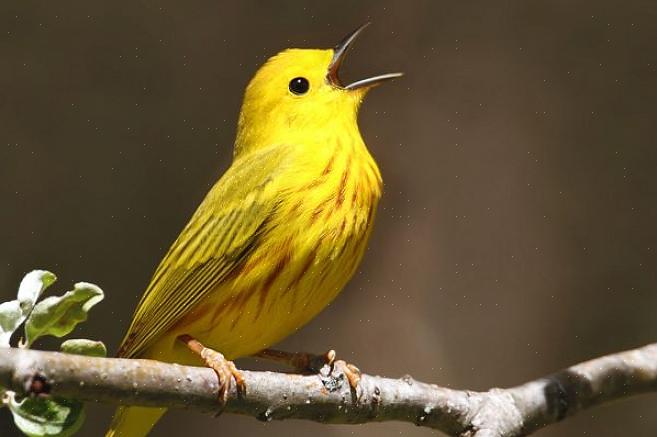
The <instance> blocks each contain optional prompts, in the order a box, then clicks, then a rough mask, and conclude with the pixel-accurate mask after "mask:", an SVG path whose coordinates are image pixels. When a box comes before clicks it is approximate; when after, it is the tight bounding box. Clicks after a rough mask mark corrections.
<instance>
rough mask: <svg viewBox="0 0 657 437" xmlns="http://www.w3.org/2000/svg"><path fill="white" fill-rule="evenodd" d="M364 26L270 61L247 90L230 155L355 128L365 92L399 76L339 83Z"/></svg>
mask: <svg viewBox="0 0 657 437" xmlns="http://www.w3.org/2000/svg"><path fill="white" fill-rule="evenodd" d="M366 26H367V24H365V25H363V26H361V27H359V28H358V29H356V30H355V31H353V32H351V33H350V34H349V35H347V36H346V37H345V38H344V39H343V40H342V41H341V42H340V43H339V44H338V45H337V46H335V48H333V49H326V50H320V49H288V50H285V51H283V52H281V53H279V54H277V55H275V56H273V57H271V58H270V59H269V60H268V61H267V62H266V63H265V64H264V65H263V66H262V67H261V68H260V69H259V70H258V72H257V73H256V74H255V76H254V77H253V79H252V80H251V82H250V83H249V85H248V86H247V88H246V93H245V95H244V102H243V104H242V111H241V113H240V118H239V123H238V132H237V140H236V147H235V155H236V156H237V155H240V154H242V153H244V152H246V151H247V150H255V149H258V148H260V147H266V146H271V145H274V144H276V143H279V142H290V141H303V139H304V138H308V135H311V136H314V137H316V136H317V135H318V134H319V133H321V132H326V131H329V130H331V129H336V128H337V129H339V128H346V129H357V125H356V118H357V115H358V108H359V106H360V103H361V102H362V100H363V97H364V96H365V94H366V93H367V91H369V90H370V89H371V88H372V87H374V86H376V85H379V84H380V83H382V82H384V81H387V80H389V79H394V78H396V77H399V76H401V75H402V74H401V73H389V74H383V75H379V76H374V77H370V78H368V79H363V80H359V81H356V82H353V83H351V84H348V85H345V84H343V83H342V81H341V80H340V78H339V75H338V73H339V70H340V65H341V64H342V62H343V60H344V59H345V55H346V53H347V51H348V49H349V47H350V46H351V45H352V43H353V42H354V40H355V39H356V37H357V36H358V35H359V34H360V32H361V31H362V30H363V29H364V28H365V27H366ZM339 123H342V124H343V125H342V126H340V125H339ZM344 123H346V124H347V126H344Z"/></svg>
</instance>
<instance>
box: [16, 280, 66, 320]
mask: <svg viewBox="0 0 657 437" xmlns="http://www.w3.org/2000/svg"><path fill="white" fill-rule="evenodd" d="M56 280H57V277H56V276H55V275H54V274H53V273H50V272H49V271H47V270H33V271H31V272H30V273H28V274H27V275H25V277H24V278H23V280H22V281H21V284H20V285H19V286H18V301H19V302H20V303H21V308H23V313H24V314H25V316H28V315H29V314H30V312H31V311H32V308H34V304H35V303H36V301H37V300H38V299H39V296H41V293H43V292H44V290H45V289H46V288H48V287H49V286H50V285H52V283H53V282H55V281H56Z"/></svg>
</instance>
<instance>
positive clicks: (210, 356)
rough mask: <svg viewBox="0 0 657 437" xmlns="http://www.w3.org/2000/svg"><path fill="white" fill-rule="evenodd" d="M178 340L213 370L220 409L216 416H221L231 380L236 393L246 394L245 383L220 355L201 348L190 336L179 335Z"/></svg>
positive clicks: (229, 363) (232, 364)
mask: <svg viewBox="0 0 657 437" xmlns="http://www.w3.org/2000/svg"><path fill="white" fill-rule="evenodd" d="M178 339H179V340H180V341H182V342H183V343H185V345H187V347H188V348H189V349H190V350H191V351H192V352H194V353H195V354H197V355H199V356H200V357H201V359H202V360H203V362H204V363H205V365H206V366H208V367H209V368H211V369H212V370H214V373H215V374H216V375H217V379H218V382H219V395H218V398H219V405H220V407H221V408H220V410H219V413H218V414H217V415H219V414H221V412H222V411H223V409H224V407H225V406H226V401H227V400H228V390H229V389H230V382H231V379H232V378H235V387H236V388H237V393H238V394H244V393H246V383H245V382H244V377H243V376H242V374H241V373H240V371H239V370H238V369H237V367H236V366H235V363H233V362H232V361H228V360H227V359H226V358H225V357H224V356H223V354H222V353H220V352H217V351H215V350H213V349H210V348H207V347H205V346H203V344H201V342H199V341H198V340H196V339H195V338H193V337H192V336H190V335H181V336H180V337H178Z"/></svg>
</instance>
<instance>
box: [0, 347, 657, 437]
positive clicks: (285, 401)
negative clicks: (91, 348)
mask: <svg viewBox="0 0 657 437" xmlns="http://www.w3.org/2000/svg"><path fill="white" fill-rule="evenodd" d="M243 375H244V378H245V381H246V387H247V392H246V394H245V395H243V396H240V395H238V394H237V393H236V391H235V388H234V387H231V389H230V392H229V395H228V403H227V405H226V408H225V410H224V411H226V412H231V413H238V414H246V415H250V416H253V417H256V418H258V419H260V420H265V421H269V420H277V419H287V418H295V419H309V420H314V421H317V422H324V423H364V422H380V421H387V420H397V421H405V422H411V423H414V424H416V425H420V426H426V427H430V428H435V429H439V430H441V431H443V432H446V433H448V434H450V435H457V436H464V437H465V436H467V437H473V436H476V437H484V436H486V437H488V436H519V435H527V434H529V433H531V432H533V431H536V430H537V429H539V428H542V427H544V426H546V425H548V424H551V423H555V422H558V421H560V420H562V419H563V418H565V417H567V416H571V415H573V414H575V413H577V412H578V411H581V410H583V409H585V408H588V407H591V406H594V405H599V404H602V403H604V402H608V401H611V400H614V399H619V398H623V397H627V396H630V395H635V394H639V393H646V392H654V391H657V343H655V344H651V345H648V346H645V347H642V348H639V349H634V350H630V351H626V352H620V353H617V354H612V355H608V356H605V357H601V358H596V359H593V360H591V361H588V362H585V363H582V364H577V365H575V366H572V367H570V368H568V369H565V370H562V371H559V372H557V373H554V374H552V375H550V376H546V377H544V378H540V379H538V380H535V381H531V382H528V383H526V384H523V385H520V386H517V387H513V388H509V389H492V390H489V391H487V392H473V391H461V390H452V389H448V388H443V387H438V386H436V385H432V384H425V383H422V382H418V381H415V380H413V379H412V378H411V377H403V378H401V379H389V378H382V377H378V376H370V375H363V376H362V379H361V381H360V384H359V387H358V392H357V393H355V392H354V391H352V390H351V389H350V387H349V384H348V382H347V380H346V378H345V376H344V373H343V372H342V368H341V367H340V366H336V367H335V368H334V369H332V370H331V369H329V368H328V367H325V368H324V369H322V372H321V373H320V374H319V375H307V376H302V375H291V374H285V373H274V372H252V371H244V372H243ZM0 384H1V385H4V386H5V387H8V388H10V389H12V390H15V391H17V392H18V393H21V394H37V395H38V394H53V395H59V396H64V397H71V398H76V399H80V400H84V401H93V402H106V403H111V404H123V405H143V406H166V407H169V408H188V409H190V410H196V411H203V412H217V411H218V409H219V405H218V403H217V381H216V376H215V374H214V372H213V371H212V370H210V369H205V368H200V367H186V366H179V365H175V364H165V363H161V362H157V361H150V360H126V359H118V358H88V357H82V356H77V355H67V354H62V353H57V352H41V351H31V350H21V349H0Z"/></svg>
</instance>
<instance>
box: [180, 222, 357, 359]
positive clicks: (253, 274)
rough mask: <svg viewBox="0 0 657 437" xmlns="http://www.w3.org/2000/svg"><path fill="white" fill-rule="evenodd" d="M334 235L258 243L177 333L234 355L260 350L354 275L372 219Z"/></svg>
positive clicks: (315, 310) (292, 328)
mask: <svg viewBox="0 0 657 437" xmlns="http://www.w3.org/2000/svg"><path fill="white" fill-rule="evenodd" d="M290 229H293V227H291V228H290ZM328 234H330V233H328ZM328 234H327V232H326V231H325V230H324V231H323V232H318V233H317V238H316V240H315V241H312V242H310V240H308V238H307V233H306V234H304V235H305V236H306V238H304V240H303V241H299V240H298V238H299V237H296V235H300V233H296V232H289V233H288V235H284V236H282V238H280V239H279V241H278V242H277V243H273V244H270V245H263V246H260V247H258V248H256V249H255V250H254V252H253V253H252V254H251V255H250V256H249V258H248V259H247V260H246V261H245V262H244V264H243V266H242V267H241V268H240V269H239V270H238V271H237V272H236V273H235V274H234V275H232V277H231V279H230V280H228V281H226V282H224V283H222V284H221V285H220V286H219V287H218V288H217V289H216V290H215V291H214V292H213V293H211V294H210V295H209V296H208V297H207V298H206V299H205V300H204V301H202V302H200V303H199V304H198V305H197V307H196V308H195V309H194V311H192V312H190V313H189V315H188V316H187V317H185V318H184V319H183V320H182V321H181V322H180V323H178V324H177V325H176V326H175V327H174V329H173V332H172V334H174V335H175V336H177V335H181V334H190V335H192V336H194V337H196V338H198V339H199V340H200V341H201V342H204V344H206V345H207V346H208V347H212V348H213V349H215V350H218V351H220V352H222V353H223V354H224V355H225V356H226V357H227V358H229V359H232V358H236V357H240V356H246V355H251V354H254V353H256V352H258V351H260V350H262V349H265V348H267V347H269V346H271V345H272V344H274V343H276V342H278V341H280V340H281V339H283V338H284V337H286V336H287V335H289V334H291V333H292V332H294V331H296V330H297V329H299V328H300V327H301V326H303V325H304V324H306V323H307V322H308V321H310V320H311V319H312V318H313V317H315V316H316V315H317V314H318V313H319V312H320V311H321V310H322V309H323V308H325V307H326V306H327V305H328V304H329V303H330V302H331V301H332V300H333V299H334V298H335V297H336V296H337V294H338V293H339V292H340V291H341V290H342V288H343V287H344V286H345V284H346V283H347V281H348V280H349V279H350V278H351V276H352V275H353V273H354V271H355V270H356V268H357V266H358V264H359V262H360V260H361V258H362V255H363V252H364V250H365V246H366V242H367V237H368V235H369V224H368V225H366V226H362V227H361V228H360V229H358V230H357V231H356V232H351V233H348V234H346V235H344V236H343V237H342V238H336V239H330V238H326V235H328ZM322 236H323V237H322ZM170 338H171V337H170Z"/></svg>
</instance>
